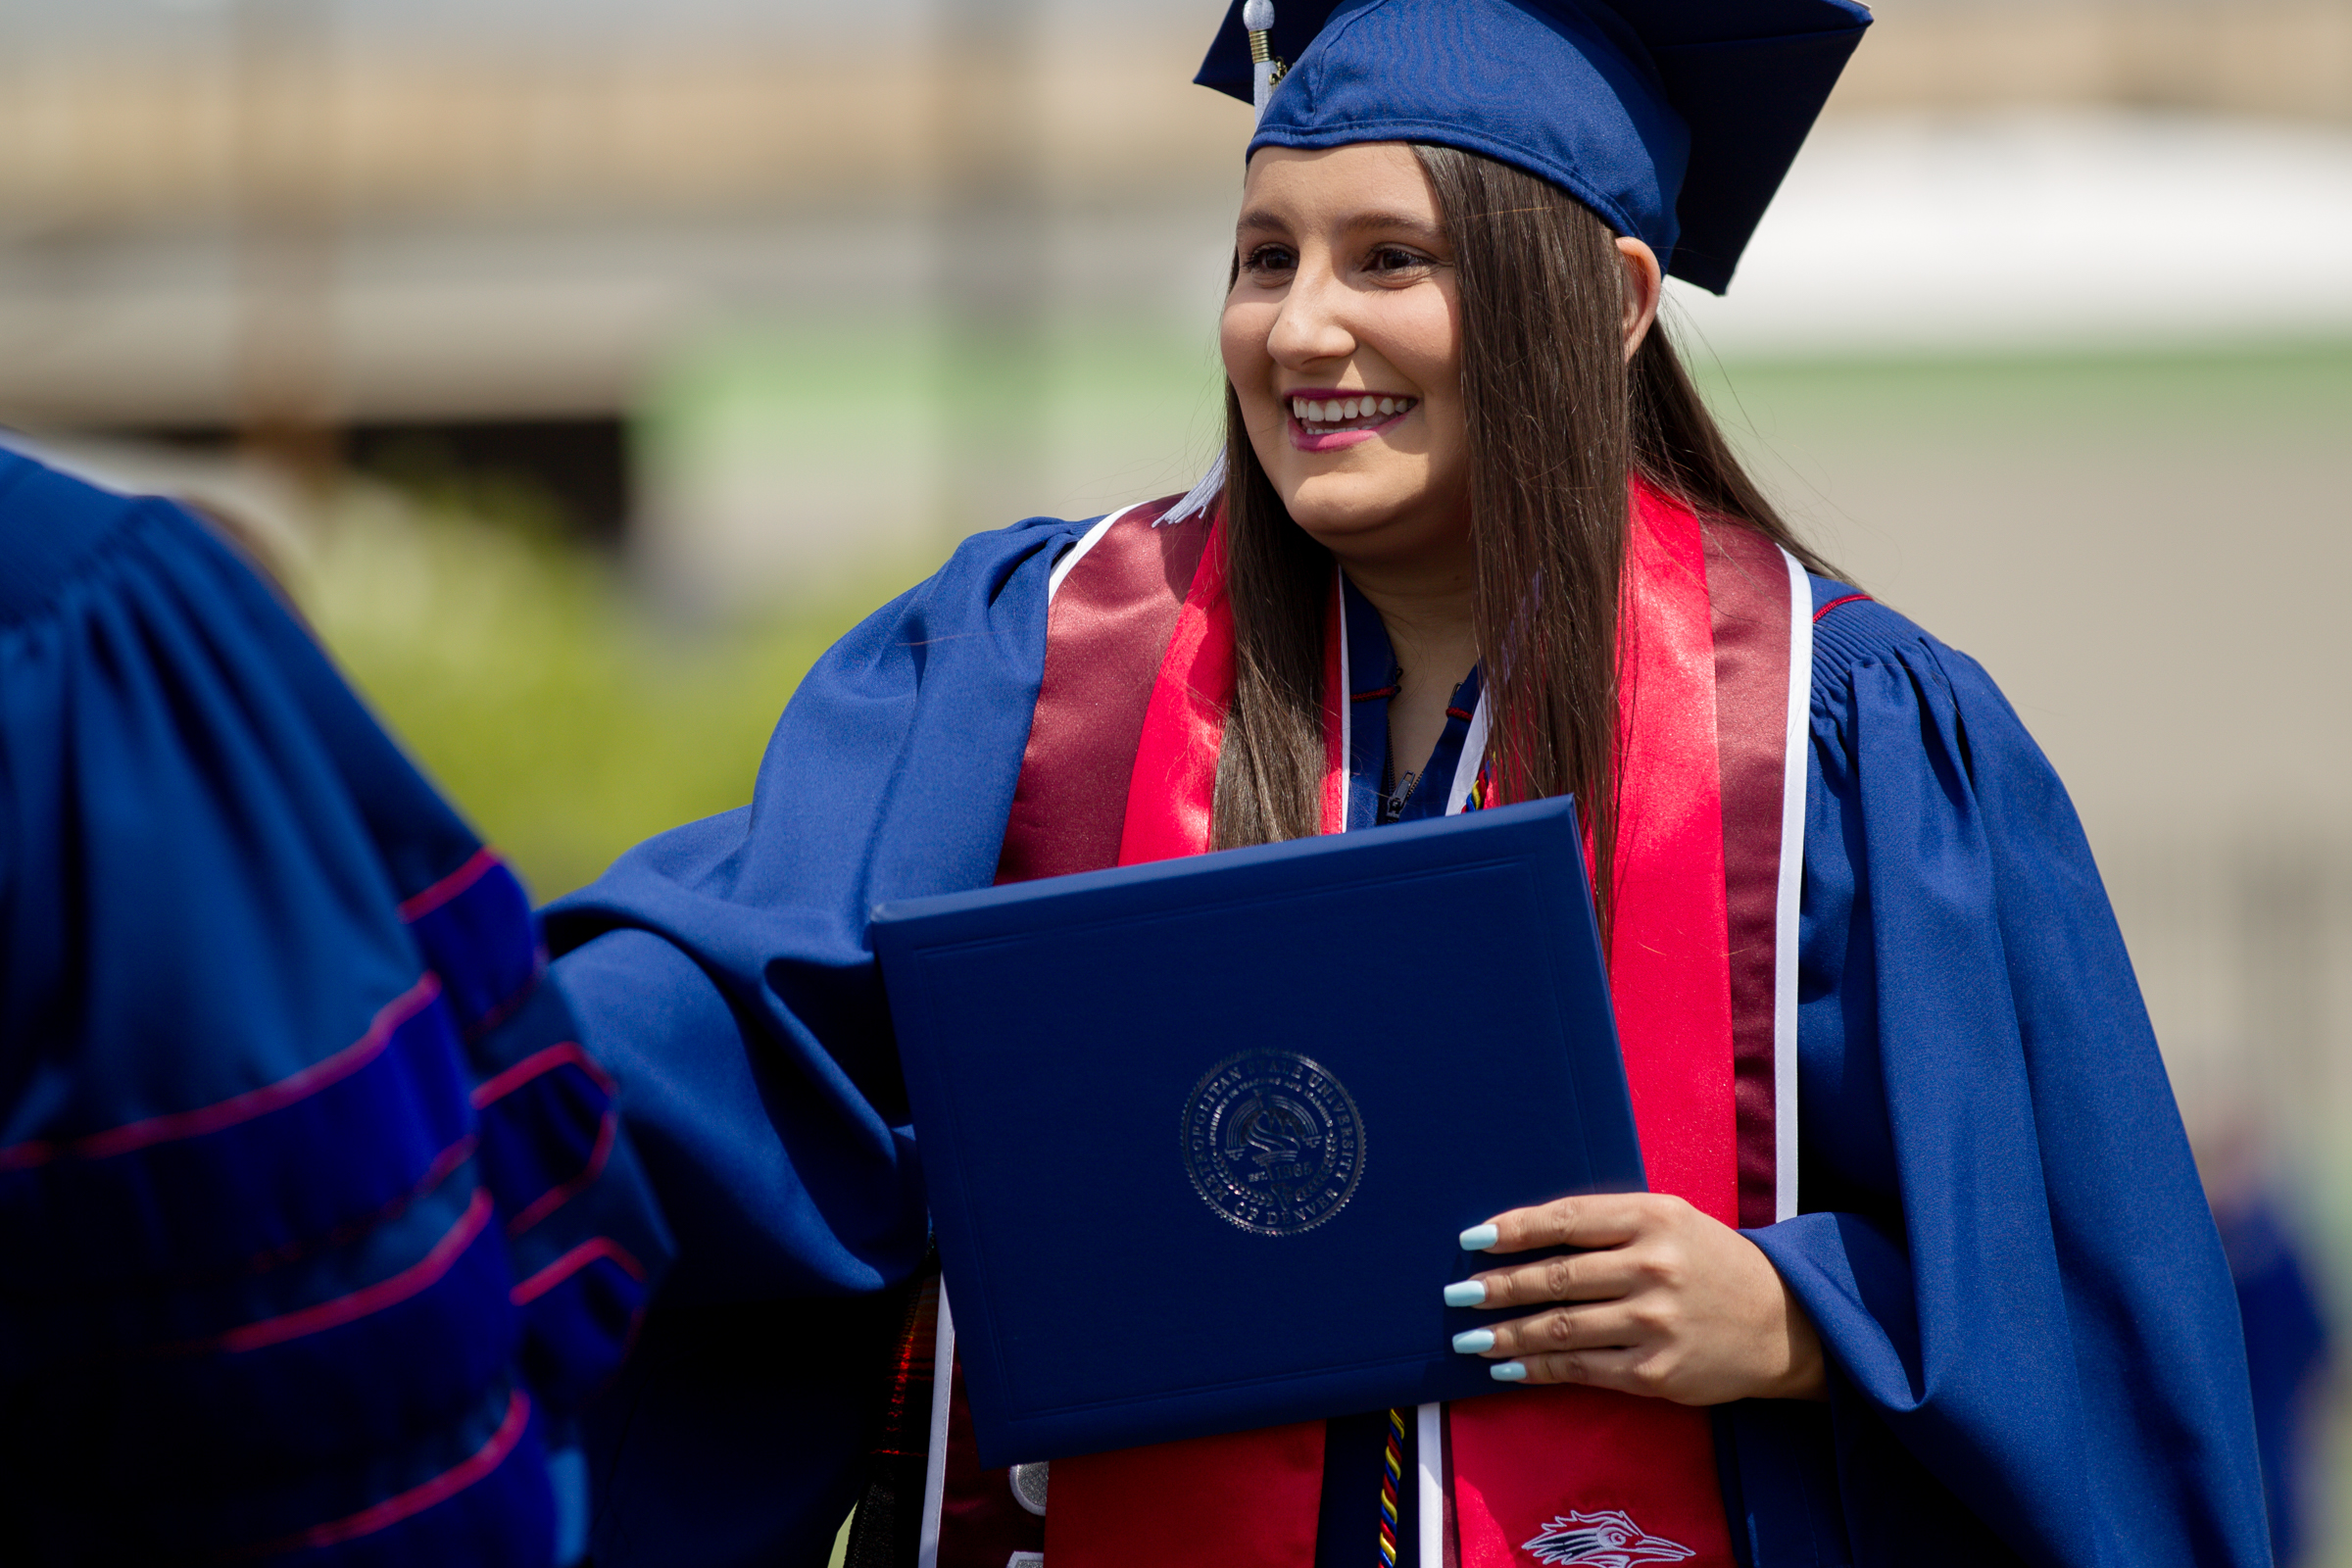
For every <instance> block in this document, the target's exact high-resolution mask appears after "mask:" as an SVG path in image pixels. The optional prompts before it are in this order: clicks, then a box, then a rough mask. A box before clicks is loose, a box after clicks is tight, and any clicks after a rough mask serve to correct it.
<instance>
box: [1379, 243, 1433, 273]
mask: <svg viewBox="0 0 2352 1568" xmlns="http://www.w3.org/2000/svg"><path fill="white" fill-rule="evenodd" d="M1366 261H1367V263H1368V265H1369V266H1370V268H1371V270H1373V271H1375V272H1392V273H1394V272H1411V271H1418V270H1421V269H1423V268H1426V267H1427V266H1429V258H1428V257H1426V256H1423V255H1422V254H1421V253H1420V252H1418V251H1408V250H1406V249H1405V248H1404V247H1403V246H1401V245H1383V246H1382V247H1381V248H1380V249H1378V250H1376V251H1374V252H1373V253H1372V254H1371V256H1370V257H1368V258H1366Z"/></svg>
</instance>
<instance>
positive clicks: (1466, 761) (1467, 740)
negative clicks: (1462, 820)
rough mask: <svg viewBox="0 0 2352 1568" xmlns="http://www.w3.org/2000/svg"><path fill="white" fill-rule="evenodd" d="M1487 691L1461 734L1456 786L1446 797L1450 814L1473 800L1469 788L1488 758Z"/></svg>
mask: <svg viewBox="0 0 2352 1568" xmlns="http://www.w3.org/2000/svg"><path fill="white" fill-rule="evenodd" d="M1487 724H1488V718H1487V694H1486V690H1485V688H1484V687H1483V686H1482V687H1481V688H1480V690H1479V694H1478V706H1477V707H1476V708H1474V709H1472V710H1471V711H1470V728H1469V729H1468V730H1467V731H1466V732H1465V733H1464V734H1463V736H1462V755H1461V756H1460V757H1459V758H1457V759H1456V760H1455V761H1454V764H1453V789H1452V791H1451V793H1449V794H1448V795H1447V796H1446V815H1447V816H1452V815H1454V814H1455V813H1456V812H1458V811H1460V810H1461V809H1463V808H1464V807H1466V806H1468V805H1469V804H1470V789H1471V786H1472V785H1474V784H1476V783H1477V782H1478V769H1479V764H1480V763H1482V762H1484V761H1485V760H1487Z"/></svg>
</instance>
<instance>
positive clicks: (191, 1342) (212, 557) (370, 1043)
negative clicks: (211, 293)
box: [0, 450, 669, 1568]
mask: <svg viewBox="0 0 2352 1568" xmlns="http://www.w3.org/2000/svg"><path fill="white" fill-rule="evenodd" d="M541 969H542V955H541V953H540V951H539V942H538V933H537V930H536V928H535V924H534V921H533V918H532V915H531V911H530V907H529V904H528V902H527V901H526V899H525V897H524V895H523V891H522V888H521V886H520V884H519V883H518V882H516V880H515V877H514V876H513V874H512V873H510V872H509V871H508V869H507V868H506V866H505V865H504V864H503V863H502V862H501V861H500V860H499V858H497V857H496V856H495V855H493V854H491V853H490V852H489V851H487V850H485V849H484V848H483V847H482V845H481V843H480V841H479V840H478V839H476V838H475V836H474V835H473V833H472V832H471V831H470V830H469V829H468V828H467V827H466V824H465V823H464V822H463V821H462V820H460V819H459V817H458V816H457V814H456V813H455V812H454V811H452V810H451V809H450V808H449V807H448V806H447V805H446V804H445V803H444V802H443V801H442V800H441V798H440V797H439V795H437V794H436V793H435V792H434V791H433V789H432V788H431V786H430V785H428V784H427V783H426V782H425V781H424V779H423V778H422V777H421V776H420V775H419V774H418V773H417V769H416V768H415V767H414V766H413V765H412V764H411V763H410V761H409V760H408V759H407V758H406V757H405V756H403V755H402V753H401V751H400V749H399V748H398V747H397V746H396V745H395V744H394V743H393V742H392V740H391V739H390V738H389V737H387V736H386V735H385V733H384V732H383V731H382V730H381V729H380V728H379V727H377V725H376V723H375V721H374V720H373V719H372V718H371V717H370V716H369V715H368V712H367V711H366V710H365V709H364V708H363V707H362V706H361V704H360V702H359V701H358V699H357V698H355V697H354V696H353V694H352V692H351V690H350V689H349V688H348V687H347V686H345V685H344V683H343V681H342V679H341V678H340V677H339V676H338V675H337V674H336V672H335V670H334V668H333V667H332V665H331V664H329V662H327V660H326V658H325V656H324V655H323V654H322V653H321V651H320V650H319V646H318V644H317V643H315V642H314V641H312V639H311V637H310V636H309V634H308V633H307V632H306V631H305V629H304V628H303V627H302V625H301V624H300V622H299V621H298V620H297V619H296V618H295V616H294V615H293V614H292V613H291V612H290V611H289V609H288V607H287V606H285V605H284V604H282V603H281V602H280V601H279V600H278V599H277V598H276V597H275V596H274V595H273V594H272V593H271V591H270V588H269V587H268V586H266V585H265V584H264V583H263V581H262V580H261V579H260V578H259V577H258V576H257V575H256V573H255V572H254V571H253V570H252V569H251V568H250V567H249V566H248V565H247V564H246V563H245V562H244V561H242V560H240V559H239V558H238V556H237V554H236V553H235V552H234V551H233V550H232V549H230V548H229V547H228V546H226V545H225V544H224V543H222V542H221V540H219V539H217V538H215V537H214V536H213V535H212V534H211V533H210V531H209V530H208V529H207V528H206V527H205V526H204V525H203V524H201V523H199V522H198V520H197V519H196V518H195V517H194V516H192V515H189V514H188V513H187V512H185V511H183V510H182V509H180V508H179V507H176V506H174V505H172V504H171V503H169V502H166V501H161V500H153V499H144V500H143V499H136V498H130V497H124V496H120V495H115V494H112V493H109V492H107V491H104V490H101V489H98V488H96V487H94V486H92V485H89V484H87V483H84V482H82V481H80V480H77V479H74V478H72V477H70V476H68V475H67V474H65V473H62V472H59V471H57V470H56V469H53V468H51V467H48V466H44V465H42V464H40V463H37V462H35V461H33V460H31V459H29V458H26V457H25V456H22V455H19V454H16V453H13V452H9V451H6V450H0V1560H5V1561H7V1562H11V1563H20V1562H22V1563H49V1562H58V1563H69V1562H70V1563H117V1562H137V1563H162V1562H183V1561H188V1562H210V1561H225V1560H230V1559H235V1560H239V1561H253V1562H262V1563H272V1564H274V1563H285V1564H301V1565H304V1568H312V1565H318V1568H325V1565H327V1564H336V1565H346V1564H349V1565H358V1564H369V1565H387V1568H388V1565H397V1564H418V1565H422V1564H432V1565H434V1568H466V1565H472V1564H479V1565H482V1568H492V1565H498V1568H542V1565H545V1564H548V1563H551V1562H555V1561H558V1560H559V1559H560V1560H561V1561H562V1562H571V1561H575V1560H576V1559H577V1557H578V1554H579V1551H580V1549H581V1546H582V1544H584V1536H585V1525H586V1517H585V1502H586V1499H585V1495H584V1489H583V1481H584V1468H583V1466H582V1464H581V1463H580V1462H579V1456H578V1446H577V1445H578V1439H577V1433H576V1427H577V1420H578V1415H579V1412H580V1409H581V1408H582V1406H583V1405H584V1404H585V1403H586V1402H587V1400H588V1399H589V1397H591V1396H592V1395H593V1394H594V1393H595V1392H596V1390H597V1389H598V1388H599V1387H600V1386H601V1385H602V1384H603V1383H604V1382H605V1381H606V1379H607V1378H608V1377H609V1376H610V1374H611V1373H612V1371H613V1368H614V1366H615V1365H616V1364H617V1363H618V1361H619V1360H620V1357H621V1355H622V1352H623V1350H624V1348H626V1345H627V1343H628V1339H629V1336H630V1334H631V1333H632V1331H633V1328H634V1325H635V1322H636V1318H637V1315H638V1312H639V1309H640V1308H641V1306H642V1304H643V1302H644V1300H645V1299H646V1295H647V1293H648V1292H649V1291H650V1290H651V1289H652V1287H653V1285H654V1283H655V1280H656V1278H657V1276H658V1272H659V1270H660V1269H661V1268H662V1265H663V1264H664V1262H665V1261H666V1256H667V1251H668V1245H669V1244H668V1239H667V1235H666V1233H665V1232H664V1231H663V1229H662V1223H661V1219H660V1216H659V1215H658V1213H656V1211H655V1210H654V1208H653V1206H652V1201H651V1196H650V1193H649V1192H648V1190H647V1188H646V1186H645V1183H644V1181H643V1178H642V1176H641V1175H640V1173H639V1171H638V1168H637V1165H636V1161H635V1156H634V1154H633V1153H632V1152H631V1151H630V1148H629V1146H628V1142H627V1140H626V1138H625V1137H624V1136H622V1134H621V1132H620V1128H619V1118H618V1113H617V1110H616V1109H615V1107H614V1105H613V1097H612V1093H611V1091H612V1081H611V1080H610V1079H609V1078H608V1077H607V1076H606V1075H605V1073H604V1071H603V1069H602V1068H601V1067H599V1066H598V1065H597V1063H596V1062H595V1060H594V1059H593V1058H592V1057H591V1056H589V1055H588V1054H587V1053H586V1052H584V1051H583V1050H582V1049H581V1047H580V1045H579V1043H578V1038H579V1037H578V1031H577V1030H575V1029H574V1028H573V1026H572V1022H571V1019H570V1016H569V1014H568V1013H567V1012H566V1011H565V1009H564V1003H563V999H562V998H561V997H560V996H559V995H558V994H557V993H556V991H555V990H554V989H553V988H552V987H549V986H547V985H544V984H541V983H540V975H541ZM566 1455H568V1456H569V1457H568V1458H566V1457H564V1456H566Z"/></svg>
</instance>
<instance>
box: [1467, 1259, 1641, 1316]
mask: <svg viewBox="0 0 2352 1568" xmlns="http://www.w3.org/2000/svg"><path fill="white" fill-rule="evenodd" d="M1642 1279H1643V1275H1642V1268H1641V1263H1640V1260H1639V1259H1637V1258H1633V1257H1629V1256H1628V1255H1626V1253H1625V1252H1624V1251H1623V1250H1611V1251H1600V1252H1569V1253H1565V1254H1563V1255H1561V1256H1559V1257H1546V1258H1543V1259H1540V1260H1539V1261H1537V1262H1533V1263H1520V1264H1517V1265H1514V1266H1513V1267H1510V1268H1497V1269H1489V1270H1487V1271H1486V1272H1485V1273H1483V1274H1474V1275H1472V1276H1471V1278H1470V1280H1469V1281H1467V1282H1465V1283H1469V1284H1476V1285H1478V1286H1479V1287H1480V1292H1479V1294H1478V1298H1477V1299H1475V1300H1461V1299H1456V1296H1448V1297H1447V1298H1446V1299H1447V1301H1448V1303H1449V1304H1452V1305H1458V1306H1480V1307H1486V1308H1488V1309H1490V1310H1495V1309H1499V1308H1503V1307H1512V1306H1537V1305H1541V1304H1543V1303H1544V1302H1546V1301H1606V1300H1612V1299H1616V1298H1617V1297H1620V1296H1626V1295H1629V1294H1631V1293H1632V1292H1633V1291H1634V1290H1635V1289H1636V1288H1637V1287H1638V1286H1639V1285H1640V1284H1641V1283H1642ZM1468 1294H1469V1293H1468V1292H1459V1293H1457V1295H1463V1296H1466V1295H1468Z"/></svg>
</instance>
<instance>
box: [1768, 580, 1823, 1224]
mask: <svg viewBox="0 0 2352 1568" xmlns="http://www.w3.org/2000/svg"><path fill="white" fill-rule="evenodd" d="M1781 557H1782V559H1783V560H1785V561H1787V562H1788V563H1789V735H1788V745H1787V749H1786V750H1785V751H1784V753H1783V754H1782V773H1781V881H1780V888H1779V891H1778V894H1777V897H1776V898H1775V900H1774V904H1773V911H1772V1217H1773V1218H1774V1219H1775V1220H1784V1219H1794V1218H1795V1217H1796V1167H1797V1158H1798V1156H1797V1148H1796V1113H1797V1105H1796V948H1797V941H1798V938H1799V935H1800V933H1799V930H1798V921H1797V916H1798V913H1799V909H1800V906H1801V904H1802V903H1803V898H1804V886H1805V786H1806V783H1807V780H1808V774H1809V769H1807V767H1806V765H1805V763H1806V760H1808V759H1809V758H1810V757H1811V756H1812V740H1813V726H1812V717H1813V584H1812V582H1811V581H1810V580H1809V579H1808V578H1807V577H1806V576H1805V568H1804V564H1802V563H1801V562H1799V561H1798V560H1797V559H1796V558H1795V557H1794V556H1792V555H1789V552H1788V551H1786V550H1784V551H1782V552H1781Z"/></svg>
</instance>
